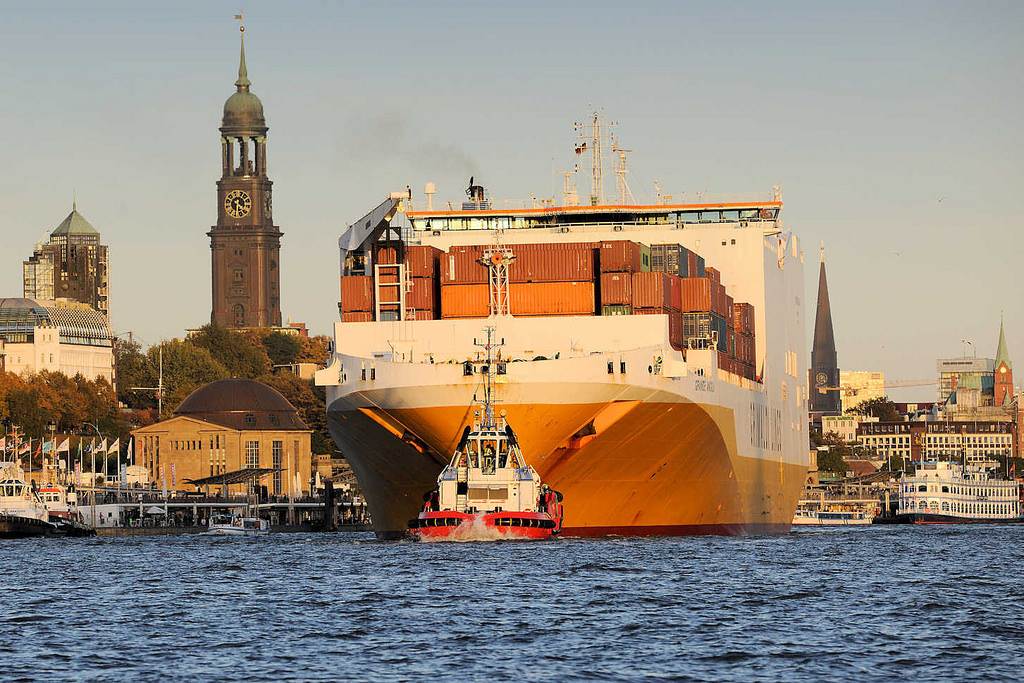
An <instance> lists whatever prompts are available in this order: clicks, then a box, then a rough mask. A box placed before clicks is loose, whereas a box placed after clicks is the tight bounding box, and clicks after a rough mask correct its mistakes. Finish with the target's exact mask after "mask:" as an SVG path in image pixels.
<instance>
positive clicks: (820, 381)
mask: <svg viewBox="0 0 1024 683" xmlns="http://www.w3.org/2000/svg"><path fill="white" fill-rule="evenodd" d="M814 379H815V380H816V381H817V383H818V386H819V387H823V386H825V383H826V382H828V375H826V374H825V373H824V372H819V373H818V375H817V377H815V378H814Z"/></svg>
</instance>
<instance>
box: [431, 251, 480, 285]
mask: <svg viewBox="0 0 1024 683" xmlns="http://www.w3.org/2000/svg"><path fill="white" fill-rule="evenodd" d="M484 250H485V247H478V246H457V247H452V248H451V249H449V250H448V253H447V254H442V255H441V284H444V285H449V284H460V285H467V284H487V277H488V271H487V268H485V267H484V265H483V264H482V263H480V257H481V256H483V252H484Z"/></svg>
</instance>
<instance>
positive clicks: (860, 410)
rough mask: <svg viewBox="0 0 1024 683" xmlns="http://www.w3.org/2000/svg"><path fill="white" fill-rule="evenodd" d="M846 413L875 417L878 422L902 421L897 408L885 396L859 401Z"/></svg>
mask: <svg viewBox="0 0 1024 683" xmlns="http://www.w3.org/2000/svg"><path fill="white" fill-rule="evenodd" d="M846 413H847V414H848V415H862V416H865V417H877V418H878V421H879V422H899V421H900V420H902V419H903V416H902V415H900V411H899V408H897V407H896V404H895V403H893V402H892V401H890V400H889V397H887V396H878V397H875V398H870V399H868V400H866V401H861V402H860V403H858V404H857V405H855V406H853V407H852V408H849V409H847V411H846Z"/></svg>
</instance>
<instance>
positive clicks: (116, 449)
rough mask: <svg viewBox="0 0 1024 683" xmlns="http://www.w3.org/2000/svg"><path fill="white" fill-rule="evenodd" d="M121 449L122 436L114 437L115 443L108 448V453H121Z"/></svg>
mask: <svg viewBox="0 0 1024 683" xmlns="http://www.w3.org/2000/svg"><path fill="white" fill-rule="evenodd" d="M120 451H121V439H120V437H119V438H117V439H114V443H112V444H110V448H108V449H107V455H110V454H111V453H119V452H120Z"/></svg>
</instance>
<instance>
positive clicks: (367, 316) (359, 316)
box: [341, 311, 373, 323]
mask: <svg viewBox="0 0 1024 683" xmlns="http://www.w3.org/2000/svg"><path fill="white" fill-rule="evenodd" d="M341 322H343V323H372V322H373V313H372V312H371V311H347V312H345V313H342V314H341Z"/></svg>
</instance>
